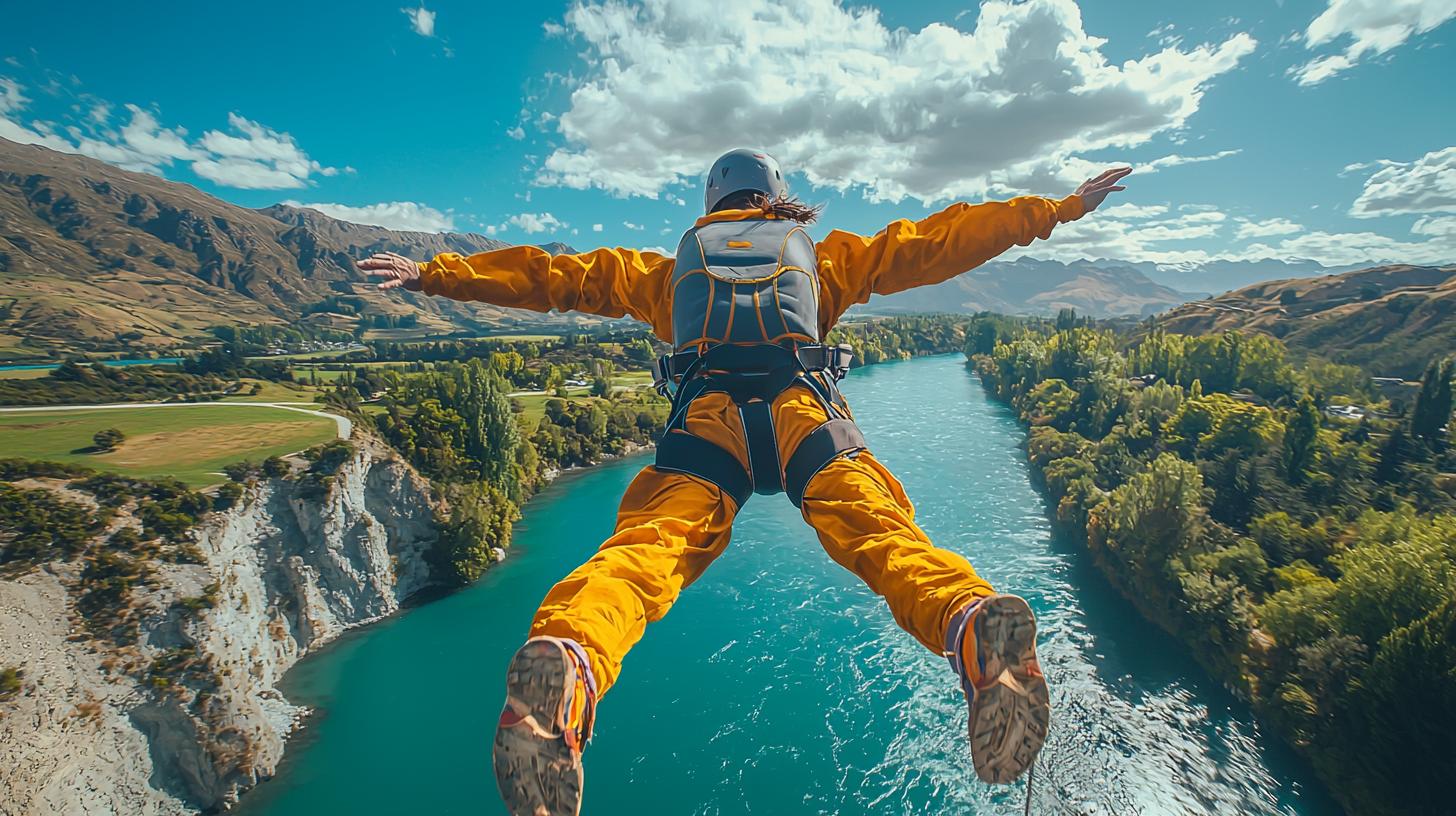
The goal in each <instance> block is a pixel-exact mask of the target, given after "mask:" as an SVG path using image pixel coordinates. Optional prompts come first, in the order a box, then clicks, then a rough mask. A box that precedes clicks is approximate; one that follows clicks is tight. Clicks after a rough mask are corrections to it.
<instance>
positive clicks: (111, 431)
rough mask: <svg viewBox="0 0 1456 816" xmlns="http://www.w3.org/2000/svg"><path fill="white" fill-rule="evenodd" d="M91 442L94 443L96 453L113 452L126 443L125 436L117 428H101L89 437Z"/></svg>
mask: <svg viewBox="0 0 1456 816" xmlns="http://www.w3.org/2000/svg"><path fill="white" fill-rule="evenodd" d="M91 441H92V442H95V443H96V450H98V451H113V450H116V449H117V448H119V447H121V443H123V442H125V441H126V434H124V433H122V432H121V430H120V429H119V428H103V429H101V430H99V431H97V432H96V433H95V435H93V436H92V437H91Z"/></svg>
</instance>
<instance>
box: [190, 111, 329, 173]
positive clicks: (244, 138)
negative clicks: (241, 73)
mask: <svg viewBox="0 0 1456 816" xmlns="http://www.w3.org/2000/svg"><path fill="white" fill-rule="evenodd" d="M228 125H229V126H230V127H231V128H232V129H233V130H234V131H235V132H234V133H223V132H222V131H220V130H209V131H207V132H206V133H204V134H202V138H201V140H199V142H198V144H199V145H200V146H201V147H202V149H204V150H206V151H207V152H208V153H210V154H212V158H209V159H204V160H202V161H198V162H194V163H193V165H192V170H193V172H195V173H197V175H199V176H202V177H203V178H205V179H209V180H211V181H215V182H217V183H218V184H226V185H228V186H230V187H241V188H245V189H266V190H277V189H288V188H295V187H303V186H306V185H307V184H308V182H309V177H310V176H311V175H312V174H313V173H318V174H320V175H324V176H332V175H335V174H337V173H338V172H339V171H338V169H337V168H333V167H324V166H323V165H321V164H319V163H318V162H316V161H314V160H312V159H310V158H309V157H308V154H307V153H305V152H303V150H302V149H301V148H300V147H299V146H298V143H297V142H296V141H294V139H293V137H292V136H290V135H288V134H287V133H279V132H277V131H275V130H271V129H269V128H266V127H264V126H262V125H260V124H258V123H257V122H254V121H252V120H250V119H246V118H244V117H242V116H239V115H238V114H236V113H229V114H228Z"/></svg>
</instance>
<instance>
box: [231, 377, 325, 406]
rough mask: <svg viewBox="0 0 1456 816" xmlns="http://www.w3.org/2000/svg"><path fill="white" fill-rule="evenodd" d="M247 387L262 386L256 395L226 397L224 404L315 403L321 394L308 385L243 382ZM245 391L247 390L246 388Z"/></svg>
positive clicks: (247, 380) (268, 381)
mask: <svg viewBox="0 0 1456 816" xmlns="http://www.w3.org/2000/svg"><path fill="white" fill-rule="evenodd" d="M243 382H244V383H246V384H247V385H252V384H253V383H258V384H259V385H260V386H262V390H260V391H259V392H258V393H256V394H246V393H245V394H239V395H237V396H235V397H224V398H223V402H313V398H314V397H316V396H318V395H319V392H318V391H316V390H314V389H312V388H309V387H308V386H306V385H301V384H294V383H284V382H273V381H272V380H253V379H246V380H243ZM243 390H244V391H246V390H247V388H246V387H245V388H244V389H243Z"/></svg>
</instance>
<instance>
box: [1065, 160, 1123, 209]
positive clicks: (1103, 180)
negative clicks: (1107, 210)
mask: <svg viewBox="0 0 1456 816" xmlns="http://www.w3.org/2000/svg"><path fill="white" fill-rule="evenodd" d="M1131 172H1132V168H1131V167H1114V168H1113V169H1111V170H1108V171H1107V172H1106V173H1103V174H1102V175H1100V176H1098V177H1096V178H1090V179H1087V180H1086V181H1084V182H1082V186H1081V187H1078V188H1077V195H1079V196H1081V197H1082V204H1083V206H1084V207H1085V209H1086V211H1087V212H1092V211H1093V210H1095V209H1097V208H1098V207H1100V206H1102V202H1103V200H1105V199H1106V198H1107V194H1108V193H1117V192H1121V191H1123V190H1126V189H1127V188H1126V187H1124V186H1122V185H1121V184H1118V183H1117V182H1119V181H1121V180H1122V179H1123V178H1124V177H1125V176H1127V174H1128V173H1131Z"/></svg>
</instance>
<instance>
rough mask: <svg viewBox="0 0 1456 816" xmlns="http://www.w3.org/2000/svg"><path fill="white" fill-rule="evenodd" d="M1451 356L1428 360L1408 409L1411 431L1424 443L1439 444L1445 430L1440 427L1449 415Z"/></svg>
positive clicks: (1442, 426) (1450, 401) (1447, 419)
mask: <svg viewBox="0 0 1456 816" xmlns="http://www.w3.org/2000/svg"><path fill="white" fill-rule="evenodd" d="M1452 369H1453V360H1452V359H1450V358H1447V359H1445V360H1440V361H1437V362H1433V363H1431V365H1430V367H1429V368H1427V369H1426V375H1425V377H1423V378H1422V379H1421V391H1420V393H1419V394H1417V395H1416V404H1415V408H1414V410H1412V411H1411V435H1412V436H1414V437H1416V438H1417V439H1420V440H1423V441H1424V442H1426V443H1427V444H1432V445H1438V446H1439V445H1440V444H1441V443H1442V442H1444V441H1445V437H1446V434H1445V432H1444V431H1443V430H1442V429H1443V428H1445V426H1446V423H1447V422H1449V421H1450V419H1451V404H1452V396H1451V378H1452Z"/></svg>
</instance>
